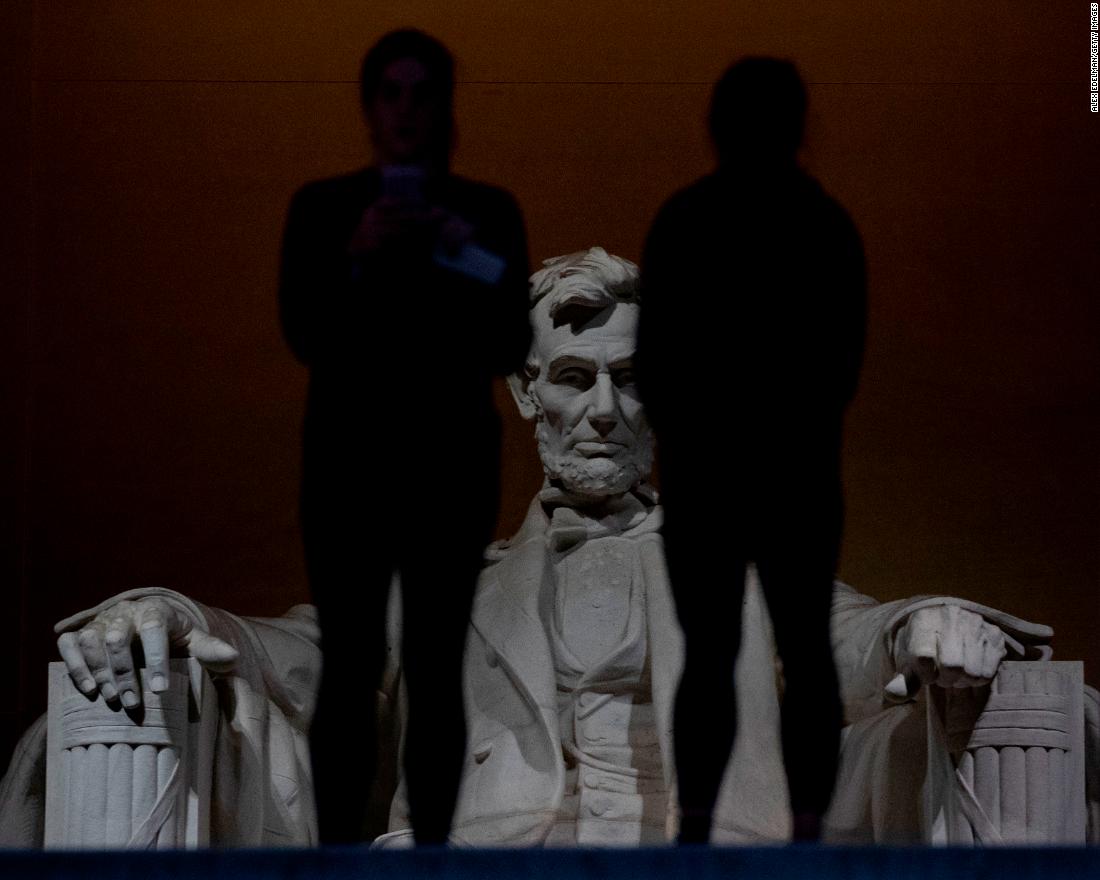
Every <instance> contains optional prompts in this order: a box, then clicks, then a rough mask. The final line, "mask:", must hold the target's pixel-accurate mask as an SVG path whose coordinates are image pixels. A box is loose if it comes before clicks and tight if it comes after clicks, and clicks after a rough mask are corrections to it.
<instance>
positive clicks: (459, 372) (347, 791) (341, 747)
mask: <svg viewBox="0 0 1100 880" xmlns="http://www.w3.org/2000/svg"><path fill="white" fill-rule="evenodd" d="M453 92H454V62H453V59H452V57H451V55H450V53H449V52H448V51H447V49H446V48H445V47H444V46H443V45H442V44H440V43H439V42H438V41H436V40H435V39H433V38H432V37H429V36H427V35H426V34H423V33H421V32H419V31H414V30H403V31H395V32H392V33H390V34H387V35H386V36H385V37H383V38H382V39H381V40H380V41H379V42H378V43H377V44H376V45H375V46H374V47H373V48H372V49H371V50H370V51H369V52H368V53H367V55H366V57H365V58H364V60H363V67H362V75H361V98H362V105H363V111H364V113H365V116H366V119H367V122H368V124H369V126H370V131H371V136H372V140H373V145H374V164H373V165H372V166H371V167H369V168H366V169H364V170H362V171H359V172H357V173H354V174H350V175H347V176H344V177H339V178H334V179H330V180H321V181H317V182H314V183H310V184H307V185H306V186H305V187H303V188H302V189H301V190H300V191H299V192H298V193H297V194H296V195H295V196H294V199H293V201H292V203H291V206H290V211H289V216H288V218H287V225H286V232H285V238H284V242H283V253H282V271H281V283H280V307H281V313H282V320H283V327H284V331H285V334H286V338H287V341H288V342H289V344H290V346H291V348H292V349H293V350H294V352H295V354H296V355H297V356H298V358H299V359H300V360H302V361H303V362H304V363H305V364H307V365H308V366H309V371H310V378H309V398H308V403H307V412H306V419H305V428H304V440H303V446H304V456H303V477H302V508H301V512H302V528H303V536H304V543H305V551H306V564H307V569H308V573H309V580H310V588H311V591H312V593H313V596H314V600H315V602H316V605H317V607H318V609H319V613H320V621H321V629H322V638H323V646H322V647H323V651H324V672H323V676H322V681H321V686H320V693H319V696H318V704H317V709H316V713H315V716H314V721H313V726H312V730H311V734H310V736H311V740H310V746H311V750H312V759H313V772H314V787H315V794H316V800H317V811H318V823H319V830H320V836H321V841H322V842H323V843H345V842H354V841H358V840H361V839H362V837H363V825H364V819H365V811H366V803H367V797H368V792H369V789H370V785H371V781H372V779H373V776H374V772H375V761H376V743H375V737H376V728H375V725H376V721H375V718H374V700H375V691H376V688H377V687H378V685H379V679H380V677H381V673H382V669H383V665H384V661H385V651H386V647H385V619H386V603H387V596H388V592H389V588H390V582H391V577H392V575H393V574H394V572H397V573H398V574H399V577H400V582H401V596H402V619H403V635H402V674H403V675H404V677H405V682H406V685H407V691H408V724H407V728H406V741H405V778H406V781H407V785H408V796H409V803H410V812H411V818H412V824H413V829H414V834H415V837H416V840H417V842H418V843H443V842H444V841H445V840H446V839H447V834H448V832H449V829H450V824H451V818H452V814H453V811H454V804H455V799H456V796H457V790H458V784H459V779H460V774H461V768H462V762H463V758H464V754H465V724H464V719H463V707H462V675H461V672H462V662H461V658H462V649H463V644H464V641H465V637H466V629H467V623H468V621H469V617H470V604H471V600H472V595H473V590H474V587H475V584H476V580H477V576H478V572H479V570H480V566H481V557H482V552H483V550H484V547H485V545H486V544H488V542H489V541H490V540H491V539H492V532H493V527H494V524H495V520H496V515H497V507H498V504H499V466H500V462H499V458H500V424H499V419H498V416H497V413H496V410H495V409H494V406H493V401H492V392H491V380H492V377H493V376H497V375H504V374H506V373H509V372H511V371H513V370H517V369H520V368H521V367H522V366H523V363H524V358H525V357H526V355H527V350H528V347H529V344H530V340H531V336H530V333H531V331H530V326H529V323H528V312H527V275H528V258H527V244H526V238H525V233H524V227H523V219H522V217H521V215H520V211H519V209H518V207H517V206H516V203H515V201H514V200H513V199H512V197H511V196H510V195H509V194H508V193H506V192H504V191H502V190H499V189H495V188H492V187H489V186H486V185H484V184H480V183H475V182H473V181H469V180H465V179H462V178H460V177H456V176H454V175H452V174H450V173H449V160H450V153H451V147H452V140H453V132H454V119H453V111H452V97H453ZM440 425H445V426H447V428H446V429H445V431H443V432H441V431H440V427H439V426H440ZM441 487H444V488H443V491H444V492H446V493H449V494H450V496H451V505H450V507H451V510H452V512H453V515H452V516H451V517H450V518H449V520H448V521H447V522H445V523H439V522H434V523H433V524H432V525H433V528H432V530H431V538H430V539H429V538H427V537H426V536H425V535H424V533H422V532H421V531H418V529H419V528H420V527H421V525H422V520H423V517H424V513H423V510H424V507H423V505H424V501H425V499H427V498H431V497H434V498H435V499H438V496H439V494H440V491H441ZM435 504H436V506H437V507H438V500H436V502H435Z"/></svg>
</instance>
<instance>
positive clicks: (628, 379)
mask: <svg viewBox="0 0 1100 880" xmlns="http://www.w3.org/2000/svg"><path fill="white" fill-rule="evenodd" d="M612 378H613V379H614V381H615V385H616V386H618V387H619V388H627V387H629V386H631V385H633V384H634V371H633V370H632V369H630V368H627V367H624V368H623V369H621V370H615V372H614V373H612Z"/></svg>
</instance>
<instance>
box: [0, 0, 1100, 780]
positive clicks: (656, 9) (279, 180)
mask: <svg viewBox="0 0 1100 880" xmlns="http://www.w3.org/2000/svg"><path fill="white" fill-rule="evenodd" d="M444 5H446V7H447V8H445V9H444V8H441V7H443V6H444ZM405 24H413V25H417V26H421V27H423V28H425V29H427V30H429V31H431V32H432V33H434V34H436V35H437V36H439V37H440V38H442V39H443V40H444V41H445V42H446V43H448V44H449V45H450V46H451V47H452V49H453V50H454V52H455V53H456V55H457V56H458V59H459V62H460V70H459V78H460V83H459V86H458V96H457V107H458V118H459V129H460V131H459V146H458V150H457V153H456V156H455V167H456V170H457V171H459V172H460V173H464V174H467V175H469V176H472V177H476V178H480V179H484V180H488V181H492V182H494V183H498V184H501V185H504V186H506V187H508V188H510V189H511V190H512V191H513V192H515V194H516V195H517V197H518V198H519V200H520V202H521V204H522V205H523V207H524V209H525V212H526V216H527V222H528V227H529V234H530V244H531V254H532V258H533V259H534V260H535V261H536V263H537V261H538V260H539V259H542V258H544V257H548V256H552V255H556V254H560V253H565V252H568V251H572V250H577V249H580V248H583V247H586V246H589V245H592V244H601V245H603V246H604V247H606V248H607V249H608V250H610V251H612V252H614V253H618V254H621V255H623V256H626V257H630V258H635V259H636V258H637V257H638V254H639V250H640V247H641V242H642V239H643V236H644V234H645V230H646V227H647V224H648V222H649V220H650V218H651V217H652V216H653V214H654V212H655V210H656V209H657V207H658V205H659V204H660V202H661V201H662V199H663V198H664V197H665V196H666V195H667V194H668V193H670V192H671V191H672V190H673V189H675V188H676V187H679V186H681V185H683V184H685V183H687V182H688V181H690V180H691V179H693V178H695V177H697V176H698V175H699V174H701V173H703V172H704V171H706V170H707V169H708V167H709V163H710V155H709V150H708V146H707V143H706V139H705V137H704V134H703V126H702V118H703V114H704V110H705V106H706V100H707V96H708V93H709V89H710V83H711V82H713V80H714V79H715V77H716V76H717V75H718V74H719V73H720V72H721V70H722V69H723V68H724V67H725V65H726V64H727V63H728V62H729V61H730V60H731V59H733V58H734V57H735V56H738V55H741V54H745V53H770V54H778V55H782V56H785V57H789V58H792V59H794V60H795V61H796V62H797V63H798V64H799V65H800V66H801V68H802V70H803V72H804V75H805V77H806V79H807V80H808V82H809V88H810V98H811V113H810V120H809V130H808V145H807V149H806V151H805V154H804V159H805V163H806V165H807V166H808V167H809V168H810V169H811V171H812V172H813V173H815V174H816V175H817V176H818V177H819V178H820V179H821V180H822V182H823V183H824V184H825V186H826V187H827V188H828V189H829V190H830V191H831V192H832V193H834V194H835V195H836V196H837V197H838V198H839V200H840V201H841V202H842V203H843V204H845V205H846V206H847V207H848V209H849V210H850V212H851V214H852V216H853V217H854V218H855V220H856V222H857V224H858V225H859V227H860V229H861V230H862V232H863V235H864V239H865V244H866V249H867V256H868V264H869V272H870V280H871V314H870V343H869V350H868V354H867V361H866V368H865V373H864V381H863V386H862V390H861V392H860V395H859V397H858V399H857V402H856V404H855V405H854V408H853V410H852V412H851V417H850V421H849V440H848V457H847V465H846V467H847V481H848V496H849V521H848V531H847V538H846V543H845V548H844V559H843V567H842V572H841V573H842V576H843V577H844V578H845V579H846V580H848V581H850V582H851V583H853V584H855V585H856V586H857V587H859V588H860V589H861V590H863V591H865V592H868V593H871V594H872V595H875V596H877V597H879V598H882V599H890V598H895V597H900V596H905V595H911V594H914V593H927V592H943V593H951V594H958V595H965V596H967V597H970V598H974V599H977V600H980V601H983V602H986V603H989V604H992V605H996V606H999V607H1002V608H1005V609H1007V610H1010V611H1013V612H1015V613H1018V614H1021V615H1023V616H1028V617H1031V618H1033V619H1037V620H1041V621H1045V622H1049V623H1051V624H1052V625H1054V626H1055V628H1056V630H1057V633H1058V636H1057V642H1056V644H1057V651H1058V656H1061V657H1065V658H1085V659H1086V660H1087V661H1088V662H1089V664H1090V669H1089V671H1088V675H1089V678H1090V679H1091V680H1092V681H1093V682H1094V683H1095V682H1097V681H1098V673H1100V649H1098V648H1097V644H1098V640H1097V638H1096V633H1097V631H1098V630H1100V602H1098V599H1097V592H1096V590H1097V586H1098V573H1100V541H1098V538H1100V527H1098V526H1100V509H1098V508H1100V495H1098V488H1100V474H1098V465H1097V461H1098V458H1097V449H1098V447H1100V444H1098V440H1100V415H1098V413H1100V394H1098V392H1100V363H1098V361H1100V347H1098V346H1097V330H1098V325H1100V322H1098V321H1097V317H1098V307H1097V300H1096V295H1095V294H1096V287H1097V285H1096V280H1095V258H1096V255H1097V253H1098V252H1100V250H1098V246H1100V227H1098V220H1097V210H1096V208H1097V183H1096V164H1095V163H1096V159H1097V156H1098V155H1100V154H1098V152H1097V146H1098V144H1097V123H1098V118H1097V116H1095V115H1092V114H1090V113H1089V112H1088V6H1087V4H1085V3H1077V2H1073V3H1070V2H1059V3H1044V4H1022V3H1021V4H1015V3H1013V4H1007V3H1006V4H998V5H995V6H990V5H989V4H987V3H977V2H963V3H959V2H957V0H956V2H947V0H929V2H923V3H919V4H917V3H911V4H901V3H897V4H895V3H890V4H871V3H858V2H848V3H833V4H823V3H818V2H808V0H807V2H775V3H769V4H754V3H747V2H741V3H734V2H717V0H701V2H693V3H687V2H671V0H642V2H638V0H633V2H623V0H615V2H612V0H596V2H593V0H589V2H576V3H570V2H565V0H556V2H540V3H505V2H502V0H478V2H460V3H452V4H439V3H435V2H431V0H406V2H400V3H397V2H393V3H368V2H351V0H329V2H325V3H302V2H286V0H279V2H274V0H267V2H260V0H235V2H232V3H226V2H224V0H191V2H188V3H174V2H167V0H164V2H150V0H141V2H137V0H133V2H122V0H97V2H90V0H89V2H77V3H73V2H61V0H37V2H31V0H15V2H8V3H6V4H5V5H4V7H3V11H2V12H0V34H2V35H3V36H0V40H2V41H3V43H2V45H0V49H2V50H3V52H2V56H0V65H2V71H3V93H2V95H0V109H2V112H3V118H4V119H5V122H6V123H7V122H8V121H10V124H5V130H4V137H3V138H2V139H0V166H2V167H0V204H3V205H4V210H3V216H4V226H5V230H4V232H5V234H4V236H3V237H2V241H3V244H2V245H0V248H2V250H0V289H2V290H3V297H4V300H3V306H4V314H5V315H7V316H9V318H10V320H5V321H4V322H3V323H2V325H0V345H2V353H3V358H4V363H3V371H2V372H3V378H2V380H0V381H2V382H3V384H2V386H0V389H2V391H3V394H4V397H3V406H2V407H0V410H2V411H0V434H2V437H0V452H2V453H3V458H2V461H0V466H2V470H0V480H2V481H3V485H2V489H3V493H4V494H3V498H2V507H0V542H2V543H0V566H2V570H0V577H2V579H3V580H2V583H3V584H4V585H5V587H4V590H5V592H4V595H5V597H6V599H7V601H8V605H7V606H6V607H7V608H8V610H9V623H8V626H7V627H5V633H7V634H8V638H5V639H3V640H0V663H2V667H0V668H3V669H5V670H8V671H9V672H8V675H9V678H8V681H9V694H10V696H9V698H8V699H6V700H4V701H3V705H2V707H0V720H2V721H3V734H4V741H3V742H2V743H0V745H2V746H3V747H4V751H3V753H2V754H0V758H2V757H3V755H6V749H7V744H8V742H10V737H11V736H12V735H13V734H14V732H15V731H17V730H18V729H20V728H21V727H22V726H24V725H25V724H26V723H28V722H29V720H30V719H31V718H32V717H33V715H34V714H35V713H37V712H38V711H40V710H41V709H42V706H43V699H44V693H45V684H44V683H45V677H44V673H45V670H44V664H45V663H46V661H47V660H48V659H50V657H51V655H52V635H51V631H50V624H51V623H52V622H53V621H54V620H56V619H58V618H60V617H62V616H64V615H67V614H69V613H71V612H73V611H76V610H78V609H79V608H81V607H84V606H87V605H90V604H93V603H94V602H96V601H98V600H100V599H102V598H104V597H105V596H107V595H109V594H111V593H113V592H116V591H118V590H120V589H123V588H127V587H132V586H138V585H146V584H161V585H166V586H171V587H175V588H177V589H179V590H181V591H183V592H185V593H188V594H190V595H192V596H194V597H196V598H198V599H199V600H201V601H203V602H207V603H210V604H217V605H221V606H224V607H226V608H230V609H233V610H237V611H240V612H243V613H253V614H277V613H279V612H281V611H282V610H283V609H285V608H286V607H287V606H289V605H290V604H292V603H295V602H300V601H304V600H306V599H307V595H308V594H307V589H306V585H305V582H304V576H303V567H302V561H301V553H300V548H299V544H298V538H297V531H296V521H295V517H296V510H295V504H296V492H297V483H298V429H299V423H300V419H301V414H302V402H303V394H304V388H305V375H304V372H303V370H302V369H301V368H299V366H298V365H297V364H296V363H295V362H294V361H293V359H292V358H291V356H290V354H289V353H288V351H287V350H286V348H285V347H284V345H283V343H282V340H281V338H280V333H279V328H278V324H277V319H276V310H275V286H276V259H277V251H278V244H279V237H280V233H281V227H282V221H283V214H284V211H285V208H286V204H287V200H288V198H289V196H290V194H291V192H292V191H293V190H294V189H295V188H296V187H297V186H298V185H299V184H300V183H302V182H303V181H305V180H307V179H309V178H313V177H319V176H324V175H329V174H334V173H339V172H343V171H345V170H348V169H352V168H354V167H356V166H358V165H360V164H362V163H363V162H365V161H366V157H367V151H366V138H365V135H364V132H363V129H362V125H361V122H360V119H359V114H358V107H357V92H356V83H355V78H356V74H357V69H358V62H359V59H360V58H361V56H362V53H363V51H364V49H365V48H366V47H367V46H368V45H369V44H370V43H371V42H373V41H374V40H375V39H376V38H377V37H378V36H380V35H381V34H382V33H383V32H385V31H386V30H388V29H390V28H392V27H395V26H400V25H405ZM705 294H706V292H705V291H701V292H700V304H701V307H702V308H705ZM410 351H411V352H412V353H413V354H415V353H416V348H415V340H414V339H413V338H412V337H411V336H410ZM715 381H716V395H717V397H718V398H719V399H720V395H721V385H720V377H715ZM430 400H431V397H430V395H429V394H426V395H425V405H430ZM500 401H501V405H502V407H504V408H505V409H506V410H507V415H508V416H509V421H508V422H507V429H506V430H507V436H506V442H507V445H508V449H509V453H510V458H509V461H508V464H507V473H506V479H505V497H504V508H503V509H504V515H503V520H502V524H501V531H502V532H509V531H511V530H512V529H514V528H515V526H516V525H517V523H518V521H519V519H520V518H521V516H522V512H523V509H524V508H525V506H526V503H527V501H528V500H529V498H530V497H531V494H532V492H533V491H534V489H535V488H536V487H537V485H538V483H539V479H540V475H539V469H538V465H537V461H536V459H535V456H534V450H533V444H532V442H531V439H530V435H531V430H530V427H529V426H527V425H526V424H524V423H522V422H519V420H518V419H516V418H514V417H512V414H511V411H510V409H507V408H508V407H509V406H510V404H509V403H508V401H507V400H506V398H505V397H504V396H503V395H502V396H501V398H500ZM736 418H737V413H732V412H721V411H716V412H715V413H714V416H713V426H714V428H715V430H716V431H717V430H718V429H719V428H720V427H723V426H725V425H729V424H730V423H731V422H735V421H736ZM716 436H717V435H716ZM438 467H439V476H440V486H441V495H440V498H441V505H442V507H441V510H440V511H435V512H434V513H433V516H436V517H438V516H440V515H442V516H443V517H444V518H445V517H446V515H447V514H448V513H449V512H452V513H454V514H455V515H460V514H459V511H458V510H457V509H455V508H454V506H453V505H454V503H455V499H456V498H457V497H459V494H460V487H461V483H462V474H461V472H458V471H456V470H455V467H456V464H455V463H453V462H450V461H448V459H447V456H446V453H445V451H443V450H442V449H441V454H440V457H439V461H438ZM717 489H718V490H719V491H722V487H721V486H718V487H717ZM380 513H381V514H384V512H380Z"/></svg>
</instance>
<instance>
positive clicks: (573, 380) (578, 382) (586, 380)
mask: <svg viewBox="0 0 1100 880" xmlns="http://www.w3.org/2000/svg"><path fill="white" fill-rule="evenodd" d="M594 381H595V380H594V378H593V376H592V374H591V373H589V372H587V371H586V370H582V369H579V368H578V367H568V368H566V369H564V370H562V371H561V372H560V373H558V374H557V375H556V376H555V377H554V384H555V385H568V386H570V387H571V388H579V389H580V390H581V391H585V390H587V389H589V388H591V387H592V384H593V382H594Z"/></svg>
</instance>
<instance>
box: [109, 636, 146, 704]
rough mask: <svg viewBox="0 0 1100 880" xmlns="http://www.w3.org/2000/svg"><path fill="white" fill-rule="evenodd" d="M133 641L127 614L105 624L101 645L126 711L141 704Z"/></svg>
mask: <svg viewBox="0 0 1100 880" xmlns="http://www.w3.org/2000/svg"><path fill="white" fill-rule="evenodd" d="M133 641H134V624H133V621H132V620H131V618H130V615H129V614H125V615H119V616H117V617H113V618H111V619H110V620H109V621H108V622H107V631H106V634H105V635H104V637H103V644H104V646H105V647H106V649H107V661H108V662H109V663H110V664H111V673H112V675H114V678H115V687H117V688H118V693H119V699H120V700H121V701H122V705H123V706H125V707H126V708H127V709H132V708H133V707H134V706H136V705H138V703H140V702H141V696H140V693H141V691H140V688H139V687H138V684H137V677H136V675H135V672H134V654H133V651H132V649H131V645H132V643H133Z"/></svg>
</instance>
